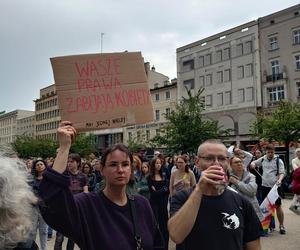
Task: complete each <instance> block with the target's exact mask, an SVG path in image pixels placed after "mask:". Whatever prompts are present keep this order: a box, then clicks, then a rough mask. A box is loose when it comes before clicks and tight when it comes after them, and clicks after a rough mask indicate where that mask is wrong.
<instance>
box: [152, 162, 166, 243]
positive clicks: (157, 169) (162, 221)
mask: <svg viewBox="0 0 300 250" xmlns="http://www.w3.org/2000/svg"><path fill="white" fill-rule="evenodd" d="M148 187H149V190H150V204H151V207H152V210H153V213H154V216H155V218H156V221H157V222H158V224H159V228H160V230H161V232H162V234H163V237H164V240H165V249H168V243H169V232H168V227H167V223H168V209H167V206H168V196H169V181H168V178H167V176H166V174H165V172H164V171H163V169H162V160H161V159H160V158H158V157H157V158H154V159H152V160H151V162H150V174H149V176H148Z"/></svg>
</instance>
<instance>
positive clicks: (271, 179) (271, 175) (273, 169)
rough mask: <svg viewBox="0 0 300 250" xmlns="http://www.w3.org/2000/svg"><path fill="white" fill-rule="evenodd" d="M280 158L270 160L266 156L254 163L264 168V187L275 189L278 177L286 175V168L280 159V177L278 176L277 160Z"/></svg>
mask: <svg viewBox="0 0 300 250" xmlns="http://www.w3.org/2000/svg"><path fill="white" fill-rule="evenodd" d="M277 157H278V156H274V158H273V159H272V160H269V159H268V158H267V156H266V155H264V156H262V157H260V158H259V159H257V160H255V161H253V163H254V164H255V166H257V167H262V169H263V175H262V186H264V187H273V186H274V185H275V183H276V182H277V180H278V176H279V175H281V174H283V175H285V168H284V163H283V161H282V160H281V159H280V158H279V161H278V175H277V164H276V159H277Z"/></svg>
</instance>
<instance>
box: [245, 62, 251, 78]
mask: <svg viewBox="0 0 300 250" xmlns="http://www.w3.org/2000/svg"><path fill="white" fill-rule="evenodd" d="M252 75H253V67H252V63H249V64H247V65H246V68H245V76H246V77H250V76H252Z"/></svg>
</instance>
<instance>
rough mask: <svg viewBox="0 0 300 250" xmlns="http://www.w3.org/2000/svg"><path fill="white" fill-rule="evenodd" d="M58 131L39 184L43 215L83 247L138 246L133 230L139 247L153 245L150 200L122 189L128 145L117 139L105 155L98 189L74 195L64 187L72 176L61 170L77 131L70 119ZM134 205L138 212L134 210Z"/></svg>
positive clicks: (129, 159)
mask: <svg viewBox="0 0 300 250" xmlns="http://www.w3.org/2000/svg"><path fill="white" fill-rule="evenodd" d="M57 134H58V140H59V145H60V147H59V151H58V154H57V157H56V159H55V161H54V164H53V168H52V169H47V171H46V172H45V173H44V179H43V181H42V183H41V188H40V193H41V196H42V198H43V200H44V202H45V204H46V206H45V209H44V210H43V215H44V218H45V220H46V221H47V222H49V224H50V225H51V226H52V227H53V228H54V229H55V230H58V231H59V232H61V233H63V234H64V235H66V236H67V237H69V238H71V239H72V240H74V242H76V244H77V245H78V246H79V248H80V249H82V250H98V249H105V250H114V249H137V244H138V243H140V241H139V238H138V237H135V236H136V234H135V232H136V231H138V234H139V236H140V237H141V246H142V248H143V249H144V250H152V249H154V247H155V244H156V242H155V241H156V240H157V238H158V237H157V235H156V233H159V231H158V228H157V225H156V222H155V217H154V215H153V213H152V210H151V207H150V205H149V202H148V201H147V199H145V198H144V197H142V196H140V195H133V196H128V195H127V194H126V192H125V190H126V185H127V183H128V181H129V178H130V175H131V173H132V169H131V168H132V162H133V159H132V155H131V153H130V152H129V150H128V148H127V147H125V146H124V145H122V144H117V145H114V146H112V147H110V148H108V149H107V150H106V151H105V153H104V154H103V156H102V158H101V174H102V176H103V177H104V178H105V181H106V184H105V187H104V189H103V190H102V191H100V192H97V193H96V192H90V193H84V192H83V193H79V194H76V195H72V193H71V192H70V190H69V188H68V185H69V181H70V179H69V177H68V176H67V175H64V174H63V173H64V171H65V169H66V165H67V161H68V154H69V150H70V147H71V143H72V141H74V139H75V135H76V130H75V129H74V127H73V126H72V124H71V123H70V122H62V123H61V125H60V127H59V128H58V132H57ZM134 208H135V209H136V211H138V213H134V212H133V211H135V210H134ZM133 215H135V217H134V216H133ZM133 218H134V219H135V221H136V222H137V223H136V224H137V227H134V223H133ZM134 229H137V230H134Z"/></svg>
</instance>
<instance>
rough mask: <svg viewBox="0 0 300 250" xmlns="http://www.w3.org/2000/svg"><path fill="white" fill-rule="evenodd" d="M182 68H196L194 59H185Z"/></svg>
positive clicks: (185, 69)
mask: <svg viewBox="0 0 300 250" xmlns="http://www.w3.org/2000/svg"><path fill="white" fill-rule="evenodd" d="M182 66H183V67H182V70H183V71H190V70H192V69H194V59H192V60H188V61H184V62H183V63H182Z"/></svg>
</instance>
